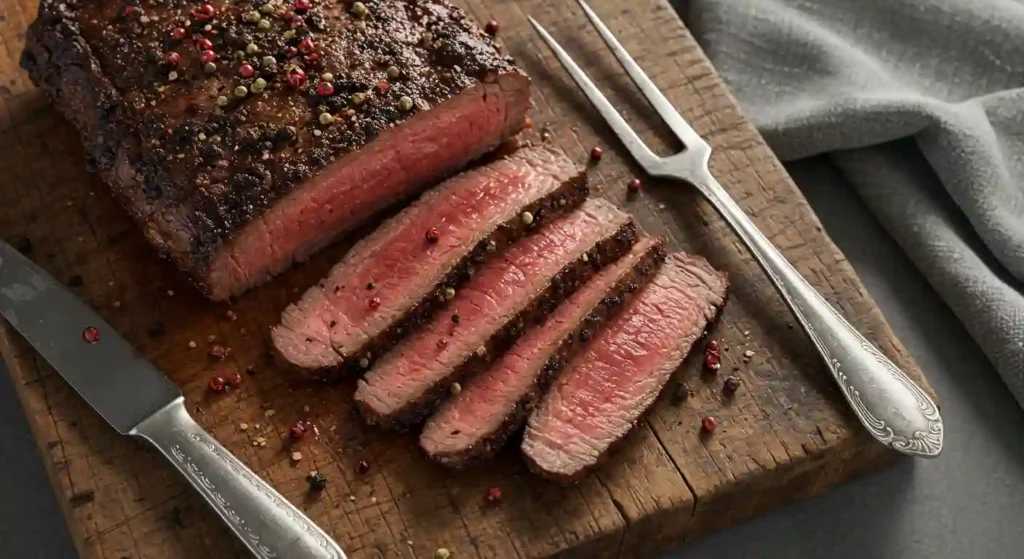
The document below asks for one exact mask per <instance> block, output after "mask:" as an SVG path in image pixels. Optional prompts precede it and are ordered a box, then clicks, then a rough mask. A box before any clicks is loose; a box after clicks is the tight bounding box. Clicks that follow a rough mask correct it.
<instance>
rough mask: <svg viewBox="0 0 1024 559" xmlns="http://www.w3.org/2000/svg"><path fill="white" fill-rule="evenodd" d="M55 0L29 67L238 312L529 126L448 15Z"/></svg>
mask: <svg viewBox="0 0 1024 559" xmlns="http://www.w3.org/2000/svg"><path fill="white" fill-rule="evenodd" d="M204 6H206V5H205V4H202V3H199V2H187V1H185V0H168V1H164V2H136V1H127V2H126V1H123V0H91V1H86V0H42V2H41V3H40V7H39V16H38V19H37V20H36V21H35V22H34V23H33V24H32V25H31V26H30V28H29V30H28V32H27V34H26V45H25V50H24V52H23V54H22V59H21V64H22V66H23V67H24V68H25V69H26V70H27V71H28V73H29V75H30V76H31V78H32V80H33V82H34V83H36V84H37V85H38V86H40V87H41V88H42V90H43V91H44V92H46V93H47V94H48V95H49V97H50V98H51V99H52V101H53V102H54V104H55V105H56V106H57V107H58V108H59V109H60V110H61V111H62V112H63V113H64V115H65V116H66V117H67V118H68V120H70V121H71V122H72V123H73V124H74V125H75V126H76V127H77V128H78V130H79V132H80V134H81V137H82V140H83V143H84V144H85V148H86V153H87V155H88V158H89V163H90V165H91V166H92V167H93V168H95V169H96V170H98V171H99V172H100V174H101V175H102V176H103V178H104V179H105V180H106V182H108V183H109V185H110V186H111V188H112V190H113V191H114V192H115V194H116V195H117V196H118V197H119V198H120V199H121V201H122V202H123V204H124V205H125V207H126V208H127V209H128V211H129V212H130V213H131V214H132V216H133V217H134V218H135V220H136V221H137V222H138V224H139V225H140V227H141V229H142V230H143V231H144V233H145V235H146V236H147V238H148V239H149V240H150V242H151V243H152V244H153V245H155V246H156V247H157V248H158V249H159V250H160V251H161V252H162V253H163V254H164V255H166V256H168V257H169V258H171V259H172V260H173V261H174V262H175V263H176V264H177V265H178V266H179V267H180V268H181V269H182V270H183V271H184V272H185V273H186V274H187V275H188V276H189V277H190V278H191V279H192V280H193V281H194V282H195V283H196V284H197V285H198V286H199V287H200V288H201V289H202V290H203V291H204V292H205V293H206V294H207V295H208V296H210V297H211V298H213V299H225V298H227V297H229V296H230V295H234V294H238V293H240V292H242V291H243V290H245V289H246V288H247V287H249V286H251V285H253V284H256V283H259V282H261V281H263V280H264V279H266V278H267V277H269V276H271V275H273V274H275V273H277V272H279V271H281V270H283V269H285V268H287V267H288V266H289V265H290V264H292V263H293V261H295V260H296V259H302V258H304V257H305V256H307V255H309V254H311V253H312V252H314V251H316V250H317V249H319V248H320V247H322V246H324V245H325V244H327V243H329V242H330V241H331V240H332V239H334V238H336V237H337V236H338V235H339V234H341V233H343V232H345V231H348V230H350V229H352V228H353V227H354V226H356V225H358V224H360V223H362V222H364V221H366V220H367V219H369V218H370V217H371V216H373V215H374V214H376V213H378V212H380V211H381V210H383V209H384V208H385V207H387V206H390V205H392V204H396V203H397V202H399V201H402V200H407V199H410V198H412V197H414V196H415V194H417V193H418V192H419V191H420V190H422V189H423V188H425V187H427V186H429V185H430V184H432V183H434V182H436V181H437V180H439V179H441V178H442V177H443V176H445V175H447V174H450V173H452V172H454V171H456V170H458V169H459V168H461V167H462V166H463V165H465V164H466V163H467V162H468V161H471V160H473V159H475V158H477V157H479V156H481V155H482V154H484V153H485V152H487V151H489V150H491V149H492V148H494V147H495V146H497V145H499V144H500V143H501V142H502V141H503V140H504V139H506V138H508V137H509V136H511V135H513V134H514V133H516V132H517V131H518V130H520V129H521V127H522V126H523V124H524V118H525V113H526V111H527V109H528V106H529V80H528V78H527V77H526V76H525V75H523V74H522V73H521V72H520V71H519V70H518V69H517V68H516V67H515V66H514V64H513V61H512V60H511V59H510V58H507V57H503V56H501V55H500V54H499V53H498V50H497V48H496V46H495V44H494V42H493V41H492V40H491V39H490V38H489V37H488V36H487V35H486V34H484V33H483V32H482V31H480V30H479V29H478V27H477V26H476V25H474V24H473V23H471V22H470V20H469V19H468V18H467V16H466V14H465V13H464V12H463V11H462V10H460V9H457V8H455V7H452V6H450V5H449V4H447V3H446V2H445V1H444V0H365V1H364V2H362V3H359V4H358V6H356V4H354V3H353V2H352V1H350V0H344V1H340V2H336V1H334V0H331V1H329V2H328V1H323V2H312V3H311V7H310V8H308V9H305V8H297V7H296V6H295V5H294V4H293V3H292V2H291V1H281V0H269V1H268V0H237V1H234V2H215V3H213V4H212V6H213V7H212V8H211V9H208V8H205V7H204Z"/></svg>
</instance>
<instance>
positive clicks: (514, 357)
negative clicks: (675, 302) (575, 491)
mask: <svg viewBox="0 0 1024 559" xmlns="http://www.w3.org/2000/svg"><path fill="white" fill-rule="evenodd" d="M664 259H665V248H664V242H663V241H661V240H660V239H652V238H644V239H641V240H640V241H638V242H637V244H636V245H635V246H634V247H633V249H632V250H631V251H630V252H629V254H627V255H626V256H624V257H622V258H621V259H619V261H618V262H615V263H614V264H612V265H609V266H607V267H605V268H604V269H603V270H601V271H600V272H599V273H598V274H596V275H595V276H594V277H593V278H591V280H590V281H588V282H587V283H586V284H584V285H583V287H581V288H580V289H579V290H578V291H576V293H574V294H573V295H572V297H570V298H569V299H568V300H566V301H565V303H563V304H561V305H560V306H559V307H558V308H557V309H555V312H554V313H553V314H552V315H551V317H550V318H548V320H547V321H546V322H545V323H544V324H543V325H542V326H539V327H536V328H532V329H530V330H528V331H527V332H526V333H525V334H524V335H523V336H522V337H521V338H519V340H518V341H517V342H516V343H515V344H514V345H513V346H512V347H511V348H509V350H508V351H507V352H506V353H505V354H504V355H502V356H501V357H500V358H498V359H497V360H496V361H494V363H492V364H491V366H490V367H489V368H488V369H487V370H486V371H484V372H483V373H480V374H478V375H477V376H475V377H473V378H472V379H470V380H469V381H467V382H466V383H465V386H463V388H462V391H461V392H460V393H459V394H457V395H455V396H453V397H452V398H450V399H449V400H448V401H447V402H446V403H445V404H444V406H443V407H441V409H440V410H438V412H437V413H436V414H434V415H433V416H431V417H430V419H429V420H428V421H427V423H426V425H424V427H423V432H422V433H421V434H420V446H421V447H422V448H423V450H424V451H425V452H426V454H427V456H429V457H430V458H432V459H433V460H435V461H438V462H440V463H442V464H445V465H447V466H451V467H454V468H462V467H464V466H467V465H470V464H473V463H475V462H478V461H480V460H483V459H486V458H490V457H491V456H493V454H494V453H495V452H497V451H498V450H499V449H500V448H501V447H502V446H503V445H504V443H505V439H506V438H507V437H508V436H509V435H511V434H512V433H513V432H515V431H516V430H518V429H519V428H520V427H522V425H523V422H524V421H525V420H526V416H527V414H528V413H529V411H530V410H531V409H533V406H534V405H535V404H536V402H537V400H538V398H539V397H540V395H541V394H543V392H544V391H545V390H546V389H547V387H548V384H549V381H550V379H552V378H554V376H555V375H557V374H558V371H560V370H561V369H562V367H563V366H564V365H565V363H566V362H567V360H568V359H570V358H571V357H572V355H573V354H574V353H576V352H577V351H578V348H580V347H583V346H585V345H586V343H587V342H589V341H590V339H591V338H592V336H594V335H595V334H596V333H597V332H598V330H599V329H600V328H601V326H602V324H603V323H604V322H605V321H606V320H608V319H609V318H611V317H612V316H614V314H615V313H616V312H617V311H618V310H619V309H620V308H621V307H622V305H623V303H624V302H625V301H626V300H627V299H629V298H630V297H632V296H633V294H634V293H636V292H637V290H638V289H639V288H640V287H641V286H643V285H644V284H645V283H647V281H648V280H649V279H650V277H651V276H652V275H653V274H654V273H655V272H656V271H657V269H658V267H659V266H660V265H661V263H662V261H663V260H664Z"/></svg>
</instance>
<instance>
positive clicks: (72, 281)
mask: <svg viewBox="0 0 1024 559" xmlns="http://www.w3.org/2000/svg"><path fill="white" fill-rule="evenodd" d="M84 284H85V280H83V279H82V276H80V275H78V274H75V275H73V276H71V277H70V278H68V285H69V286H71V287H82V285H84Z"/></svg>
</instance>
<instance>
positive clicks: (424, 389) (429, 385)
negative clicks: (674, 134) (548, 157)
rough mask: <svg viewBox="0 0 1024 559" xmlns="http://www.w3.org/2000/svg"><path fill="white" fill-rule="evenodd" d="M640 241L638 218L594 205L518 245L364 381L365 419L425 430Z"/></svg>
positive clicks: (359, 397)
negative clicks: (467, 381) (456, 396)
mask: <svg viewBox="0 0 1024 559" xmlns="http://www.w3.org/2000/svg"><path fill="white" fill-rule="evenodd" d="M635 239H636V229H635V227H634V225H633V221H632V218H631V217H630V216H628V215H626V214H625V213H623V212H622V211H621V210H619V209H618V208H616V207H615V206H613V205H612V204H611V203H610V202H608V201H605V200H600V199H591V200H587V201H586V202H584V204H583V206H581V207H580V208H579V209H578V210H576V211H575V212H573V213H572V214H570V215H568V216H566V217H563V218H561V219H558V220H555V221H551V222H549V223H547V224H546V225H544V226H543V227H541V228H540V229H539V230H538V231H537V232H536V233H535V234H533V235H530V236H529V237H526V238H525V239H523V240H521V241H519V242H518V243H516V244H514V245H512V246H511V247H510V248H509V249H508V250H507V251H506V252H505V253H504V254H503V255H502V257H501V258H497V259H494V260H492V261H491V262H490V263H488V264H486V265H484V266H483V267H481V268H480V270H479V271H477V272H476V273H475V274H474V275H473V277H472V278H471V279H470V280H469V282H467V283H466V284H465V285H464V286H463V287H462V288H460V289H459V290H458V292H457V293H456V294H455V296H454V298H452V300H451V301H450V302H449V305H448V307H447V308H446V309H445V312H444V313H439V314H437V315H435V316H434V318H433V319H432V320H431V321H430V322H429V323H428V324H427V325H426V327H425V328H424V329H423V330H420V331H419V332H417V333H416V334H415V335H414V336H413V337H411V338H409V339H407V340H405V341H404V342H402V343H401V344H399V345H398V346H397V347H395V349H394V350H392V351H391V353H388V354H386V355H384V357H382V358H381V360H380V361H379V362H378V363H377V365H376V366H375V367H374V368H373V369H372V370H371V371H370V372H369V373H367V374H366V377H365V379H360V380H359V382H358V387H357V388H356V396H355V399H356V405H357V406H358V408H359V410H360V411H361V412H362V414H363V417H364V418H365V419H366V420H367V422H369V423H371V424H377V425H382V426H384V427H389V428H402V427H406V426H409V425H411V424H413V423H416V422H419V421H420V420H422V419H423V418H424V417H425V416H426V415H427V414H429V413H430V412H431V411H433V407H434V404H435V403H436V402H437V401H438V400H439V399H440V398H441V397H442V396H443V395H445V394H447V393H448V391H449V390H450V389H451V388H453V386H454V385H453V383H454V382H456V381H459V380H461V379H462V378H463V377H464V376H466V375H468V374H469V373H470V372H471V371H474V370H477V369H478V368H479V367H482V366H483V365H485V364H486V363H487V362H489V361H490V358H491V357H493V356H497V355H499V354H500V353H501V352H503V351H504V350H505V349H507V348H508V346H509V345H511V343H512V342H514V341H515V339H516V338H517V337H518V336H519V335H520V334H521V333H522V332H523V329H524V327H525V326H526V325H527V324H532V323H534V322H538V321H541V320H542V319H543V318H544V317H545V316H547V315H548V314H549V313H550V312H551V311H552V310H554V308H555V306H557V305H558V303H559V302H560V301H562V300H563V299H565V298H566V297H567V296H569V295H571V294H572V292H573V291H575V290H576V289H577V288H578V287H579V286H580V285H581V284H582V283H583V282H585V281H586V280H587V279H588V278H589V277H590V276H591V275H593V274H594V272H596V271H597V270H599V269H600V268H601V267H602V266H603V265H606V264H608V263H610V262H614V261H615V260H617V259H618V258H619V257H621V256H622V255H623V254H625V253H626V252H628V251H629V249H630V247H632V246H633V242H634V241H635Z"/></svg>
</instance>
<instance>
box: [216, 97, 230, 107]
mask: <svg viewBox="0 0 1024 559" xmlns="http://www.w3.org/2000/svg"><path fill="white" fill-rule="evenodd" d="M217 105H218V106H220V107H226V106H227V105H228V98H227V97H225V96H223V95H221V96H218V97H217Z"/></svg>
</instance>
